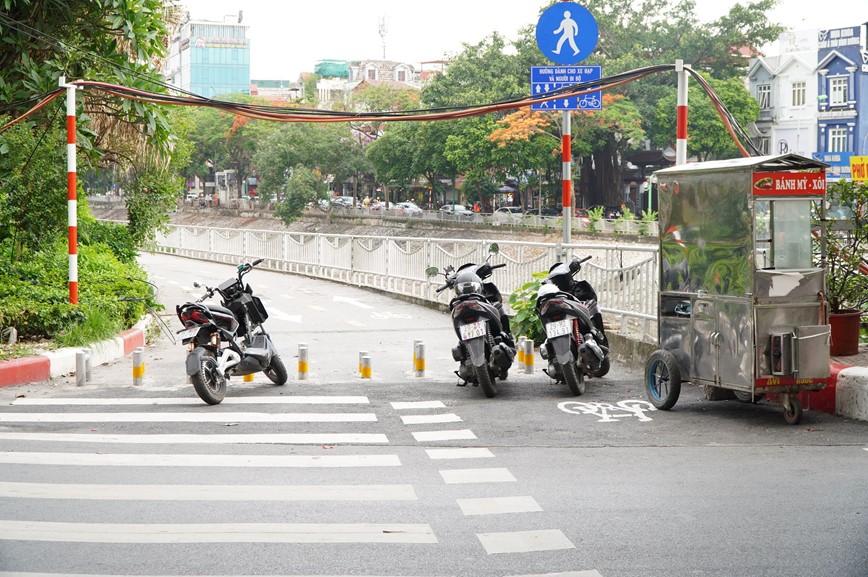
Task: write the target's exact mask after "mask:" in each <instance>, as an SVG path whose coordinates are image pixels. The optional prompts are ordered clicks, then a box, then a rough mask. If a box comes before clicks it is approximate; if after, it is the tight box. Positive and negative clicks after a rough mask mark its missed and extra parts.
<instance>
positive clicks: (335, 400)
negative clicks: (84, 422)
mask: <svg viewBox="0 0 868 577" xmlns="http://www.w3.org/2000/svg"><path fill="white" fill-rule="evenodd" d="M369 403H370V401H369V400H368V397H359V396H334V397H329V396H299V397H291V396H285V397H227V398H225V399H223V402H222V403H221V404H223V405H354V404H355V405H366V404H369ZM12 404H13V405H30V406H47V405H55V406H58V405H59V406H72V405H190V406H196V407H202V402H201V401H200V400H199V399H198V398H196V399H192V398H179V397H172V398H156V397H155V398H146V397H145V398H126V397H125V398H113V399H80V398H69V399H62V398H50V399H33V398H28V397H21V398H18V399H15V400H14V401H12Z"/></svg>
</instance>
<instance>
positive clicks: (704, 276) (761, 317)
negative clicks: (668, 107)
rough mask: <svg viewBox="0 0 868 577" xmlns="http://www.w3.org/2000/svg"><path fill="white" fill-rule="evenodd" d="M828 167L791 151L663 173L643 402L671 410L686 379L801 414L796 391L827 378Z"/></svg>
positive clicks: (710, 392) (715, 394)
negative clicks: (652, 347) (654, 340)
mask: <svg viewBox="0 0 868 577" xmlns="http://www.w3.org/2000/svg"><path fill="white" fill-rule="evenodd" d="M827 166H828V165H826V164H824V163H822V162H818V161H815V160H811V159H809V158H804V157H801V156H798V155H794V154H787V155H780V156H760V157H750V158H742V159H734V160H723V161H712V162H699V163H695V164H685V165H681V166H676V167H672V168H667V169H663V170H659V171H657V172H656V173H655V175H656V177H657V192H658V199H659V215H658V218H659V223H660V259H659V263H660V264H659V273H660V276H659V282H660V285H659V286H660V288H659V295H658V299H659V300H658V339H659V347H660V348H659V349H658V350H656V351H654V352H653V353H652V354H651V356H650V357H649V358H648V361H647V363H646V365H645V383H646V390H647V393H648V397H649V400H650V401H651V403H652V404H654V406H656V407H657V408H658V409H664V410H667V409H670V408H672V407H673V406H674V405H675V403H676V402H677V400H678V396H679V394H680V391H681V383H682V381H691V382H693V383H694V384H701V385H705V386H706V396H707V397H708V398H710V399H715V398H727V397H728V398H733V397H735V398H738V399H740V400H743V401H756V400H758V399H760V398H762V396H763V395H765V394H766V393H774V394H776V395H779V397H780V399H781V403H782V405H783V408H784V418H785V420H786V421H787V422H788V423H790V424H796V423H798V422H799V420H800V419H801V416H802V407H801V403H800V402H799V399H798V397H797V393H799V392H801V391H806V390H811V391H813V390H819V389H822V388H823V387H825V386H826V383H827V379H828V377H829V341H830V327H829V325H828V324H827V322H828V321H827V318H828V316H827V305H826V303H825V300H824V293H825V273H824V270H823V269H822V268H815V267H814V266H813V264H812V261H813V258H812V257H813V251H814V250H815V247H816V250H825V243H824V242H823V239H822V230H821V229H822V227H820V229H819V230H817V229H814V228H812V225H811V223H812V211H819V214H820V215H822V214H824V212H825V206H824V198H825V192H826V174H825V168H826V167H827Z"/></svg>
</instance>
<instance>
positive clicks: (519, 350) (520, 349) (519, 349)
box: [515, 335, 527, 367]
mask: <svg viewBox="0 0 868 577" xmlns="http://www.w3.org/2000/svg"><path fill="white" fill-rule="evenodd" d="M526 340H527V337H526V336H524V335H520V336H519V337H518V346H516V355H515V356H516V360H517V361H518V364H519V366H521V367H523V366H524V341H526Z"/></svg>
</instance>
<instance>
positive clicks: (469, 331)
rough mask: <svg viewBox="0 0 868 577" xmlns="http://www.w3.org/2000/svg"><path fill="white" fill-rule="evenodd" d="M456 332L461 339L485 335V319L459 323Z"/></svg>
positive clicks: (467, 339)
mask: <svg viewBox="0 0 868 577" xmlns="http://www.w3.org/2000/svg"><path fill="white" fill-rule="evenodd" d="M458 334H459V335H460V336H461V340H462V341H469V340H470V339H477V338H479V337H484V336H485V321H479V322H475V323H470V324H469V325H461V326H460V327H458Z"/></svg>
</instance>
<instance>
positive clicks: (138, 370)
mask: <svg viewBox="0 0 868 577" xmlns="http://www.w3.org/2000/svg"><path fill="white" fill-rule="evenodd" d="M144 357H145V349H144V347H138V348H137V349H136V350H135V351H133V385H135V386H140V385H142V383H143V382H144V377H145V358H144Z"/></svg>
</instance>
